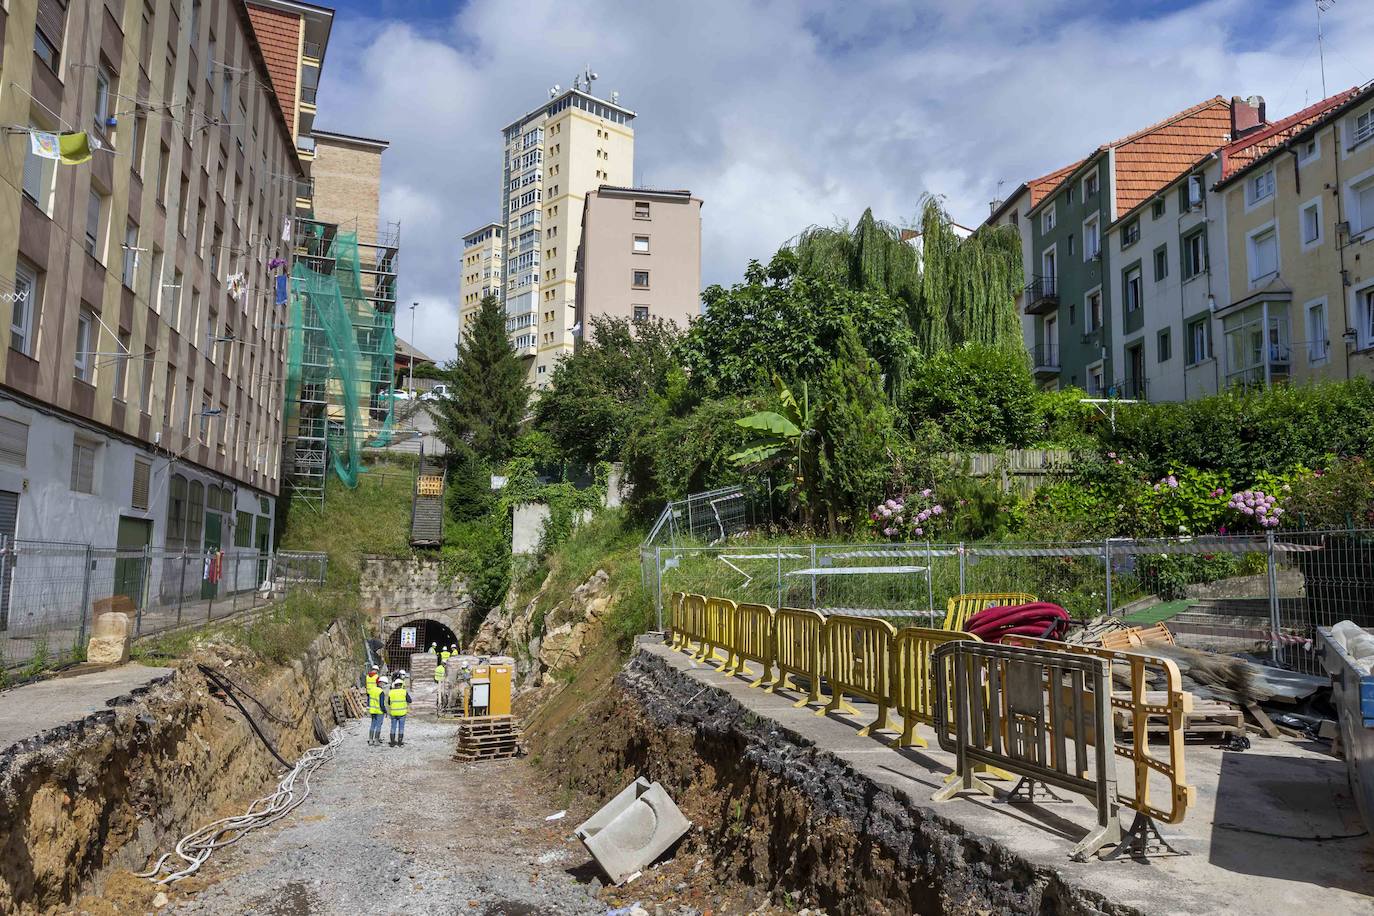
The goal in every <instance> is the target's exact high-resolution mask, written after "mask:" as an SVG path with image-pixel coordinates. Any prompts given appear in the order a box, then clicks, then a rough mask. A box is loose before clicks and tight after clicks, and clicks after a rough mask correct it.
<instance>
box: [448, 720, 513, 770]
mask: <svg viewBox="0 0 1374 916" xmlns="http://www.w3.org/2000/svg"><path fill="white" fill-rule="evenodd" d="M520 737H521V732H520V723H519V721H517V720H516V718H515V717H514V716H466V717H462V718H460V719H458V748H457V750H455V751H454V754H453V759H454V760H464V761H472V760H500V759H502V758H507V757H515V756H518V755H519V754H520V751H521V747H520Z"/></svg>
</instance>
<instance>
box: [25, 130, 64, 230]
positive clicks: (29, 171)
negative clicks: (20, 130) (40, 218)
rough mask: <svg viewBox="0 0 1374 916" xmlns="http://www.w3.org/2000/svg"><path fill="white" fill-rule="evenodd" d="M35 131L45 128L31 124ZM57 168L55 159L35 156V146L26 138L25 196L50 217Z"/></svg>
mask: <svg viewBox="0 0 1374 916" xmlns="http://www.w3.org/2000/svg"><path fill="white" fill-rule="evenodd" d="M29 127H30V128H31V129H33V130H42V129H43V127H42V126H41V125H39V124H36V123H34V122H30V123H29ZM56 166H57V161H56V160H54V159H46V158H44V157H42V156H35V155H34V153H33V145H32V144H31V143H30V142H29V141H28V138H27V137H26V138H25V143H24V196H25V197H27V198H28V199H29V200H31V201H33V202H34V204H36V205H37V206H38V209H40V210H42V211H43V212H44V213H45V214H47V215H48V216H52V196H53V195H52V190H53V174H54V172H55V169H56Z"/></svg>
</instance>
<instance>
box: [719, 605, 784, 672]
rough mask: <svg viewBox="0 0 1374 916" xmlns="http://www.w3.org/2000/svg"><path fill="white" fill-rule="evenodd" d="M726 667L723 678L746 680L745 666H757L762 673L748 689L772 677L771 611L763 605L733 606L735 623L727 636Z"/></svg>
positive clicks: (747, 670)
mask: <svg viewBox="0 0 1374 916" xmlns="http://www.w3.org/2000/svg"><path fill="white" fill-rule="evenodd" d="M730 635H731V636H732V637H733V638H732V640H731V643H730V664H729V665H728V666H727V667H726V668H725V673H726V674H743V675H744V676H745V677H749V676H751V675H752V674H753V672H752V671H750V670H749V665H748V663H749V662H751V661H752V662H758V663H759V664H760V665H762V666H763V671H762V672H761V673H760V674H759V676H758V677H757V678H756V679H755V680H754V682H753V683H752V684H750V685H749V686H750V687H757V686H759V685H760V684H762V683H763V682H764V681H766V680H768V679H769V678H770V677H771V675H772V673H773V609H772V608H771V607H768V606H767V605H763V604H737V605H735V619H734V623H733V625H732V632H731V634H730Z"/></svg>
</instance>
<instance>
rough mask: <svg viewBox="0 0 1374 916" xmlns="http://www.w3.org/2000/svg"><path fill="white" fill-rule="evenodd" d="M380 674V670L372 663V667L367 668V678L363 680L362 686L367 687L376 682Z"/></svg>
mask: <svg viewBox="0 0 1374 916" xmlns="http://www.w3.org/2000/svg"><path fill="white" fill-rule="evenodd" d="M381 676H382V673H381V671H380V670H379V669H378V668H377V666H376V665H373V666H372V667H370V668H368V669H367V679H366V680H365V681H364V682H363V686H365V687H369V686H371V685H373V684H375V683H377V678H379V677H381Z"/></svg>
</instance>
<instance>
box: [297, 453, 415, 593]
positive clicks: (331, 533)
mask: <svg viewBox="0 0 1374 916" xmlns="http://www.w3.org/2000/svg"><path fill="white" fill-rule="evenodd" d="M366 468H367V470H366V471H365V472H364V473H363V474H360V475H359V477H358V486H357V487H355V488H353V489H349V488H348V487H346V486H344V485H343V483H342V482H341V481H339V479H338V478H337V477H335V476H334V475H332V474H331V475H330V476H329V478H328V481H327V482H326V484H325V496H324V511H323V512H317V511H316V510H315V509H314V508H313V507H311V506H308V505H305V504H304V503H302V502H301V501H300V500H292V502H291V509H290V512H289V513H288V515H287V520H286V533H285V534H284V535H283V537H282V540H281V545H280V546H281V548H282V549H283V550H312V551H323V552H324V553H325V554H327V555H328V556H329V572H328V579H327V582H328V584H329V586H330V587H331V588H335V589H342V590H356V589H357V586H358V581H359V571H360V569H361V565H362V564H361V561H362V557H363V555H364V554H372V553H376V554H389V555H403V554H408V553H409V552H410V500H411V494H412V493H413V490H414V470H413V468H414V461H405V460H390V459H382V460H376V461H373V462H371V463H369V464H367V465H366Z"/></svg>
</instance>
